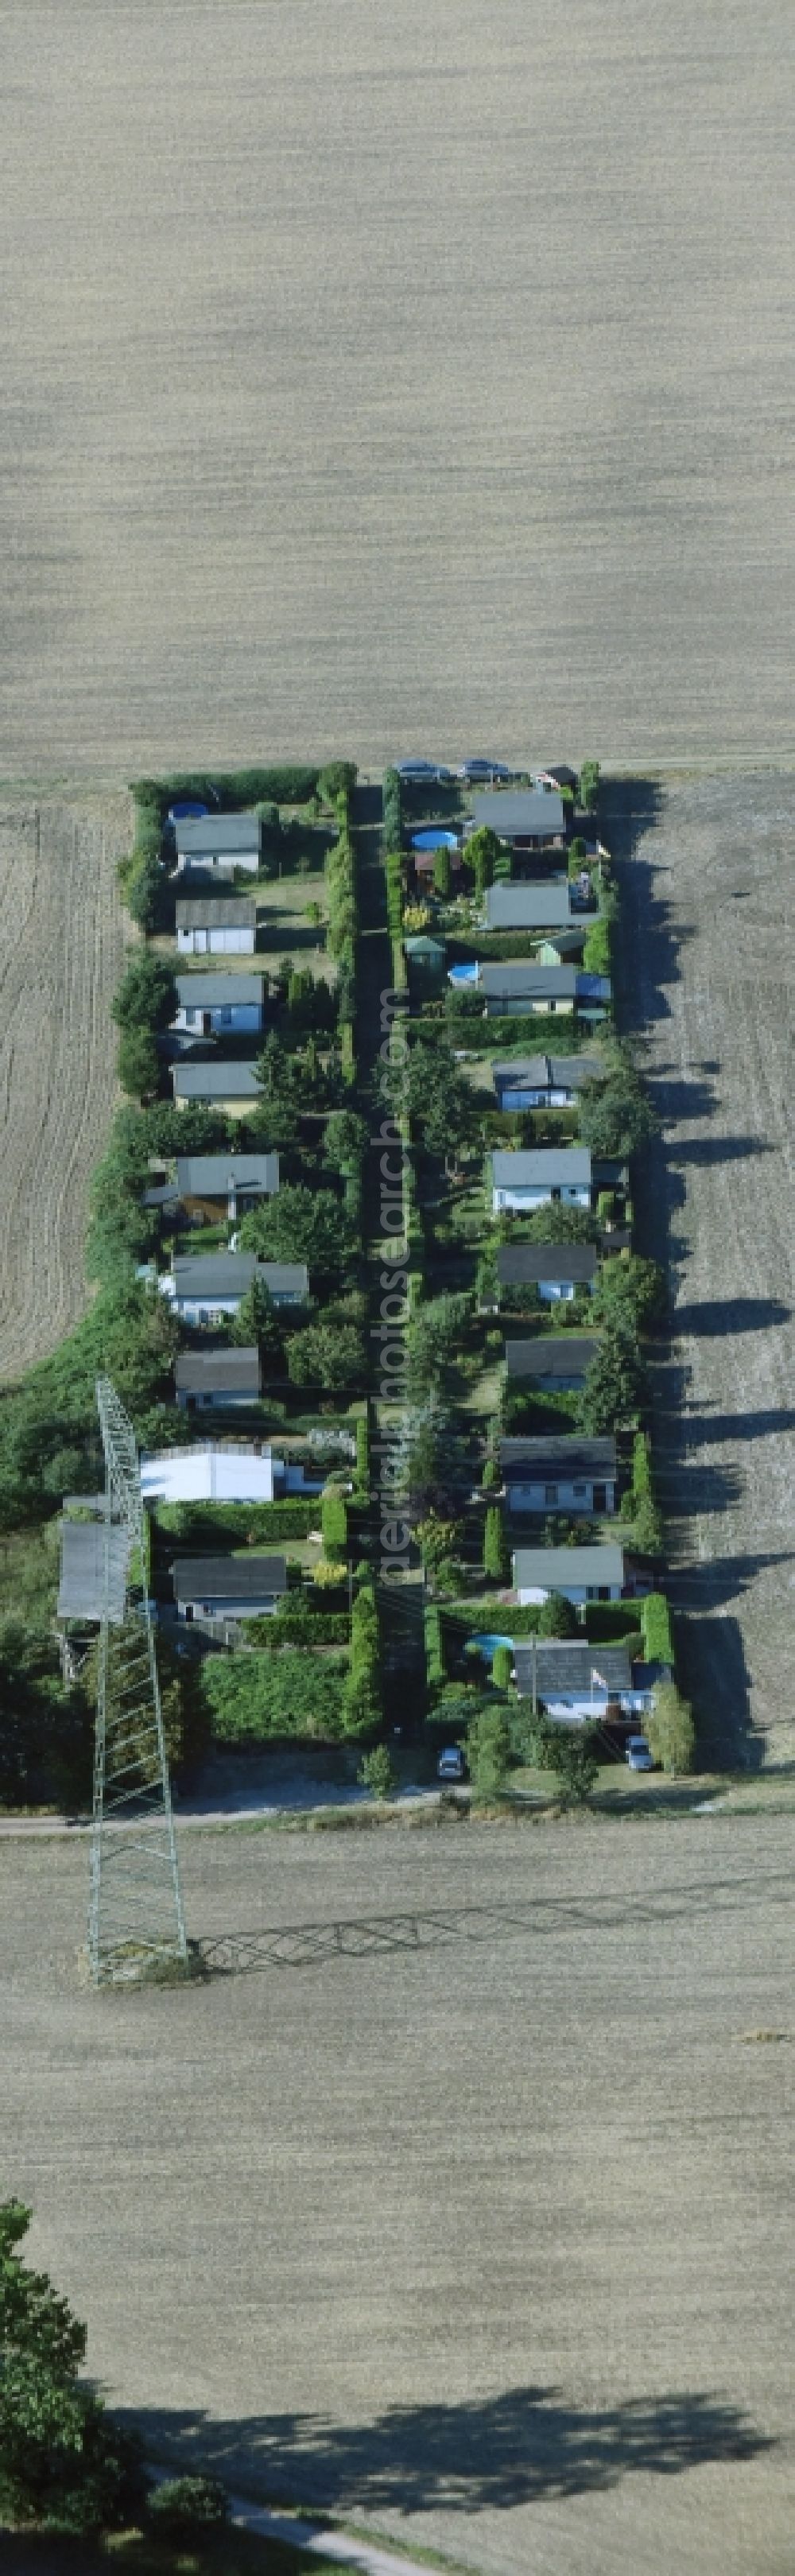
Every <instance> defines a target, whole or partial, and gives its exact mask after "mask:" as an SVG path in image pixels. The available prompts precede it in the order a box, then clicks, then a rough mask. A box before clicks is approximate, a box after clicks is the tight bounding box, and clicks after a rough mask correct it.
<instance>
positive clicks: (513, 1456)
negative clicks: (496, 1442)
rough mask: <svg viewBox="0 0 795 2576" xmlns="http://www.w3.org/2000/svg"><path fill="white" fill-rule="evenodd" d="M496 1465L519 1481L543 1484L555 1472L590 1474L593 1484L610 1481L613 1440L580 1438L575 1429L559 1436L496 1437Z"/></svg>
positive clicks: (613, 1471) (571, 1475) (569, 1475)
mask: <svg viewBox="0 0 795 2576" xmlns="http://www.w3.org/2000/svg"><path fill="white" fill-rule="evenodd" d="M500 1466H501V1468H502V1473H503V1475H504V1476H506V1477H510V1476H516V1477H518V1478H519V1481H520V1483H521V1482H524V1483H526V1484H538V1483H541V1484H546V1483H547V1481H548V1480H549V1481H550V1482H551V1481H552V1479H553V1478H554V1477H556V1476H565V1477H566V1478H567V1479H569V1478H571V1480H572V1482H573V1481H574V1480H575V1479H577V1478H581V1477H583V1476H585V1477H588V1478H590V1477H591V1476H593V1477H594V1479H595V1481H596V1483H597V1484H602V1483H606V1484H612V1483H613V1482H614V1479H615V1475H616V1444H615V1441H614V1440H609V1439H605V1440H587V1439H585V1440H580V1439H578V1437H577V1435H576V1433H573V1434H572V1437H571V1438H569V1436H568V1434H567V1433H566V1432H563V1434H562V1435H561V1438H560V1439H559V1440H555V1439H548V1438H547V1437H546V1435H545V1436H544V1438H543V1439H537V1440H527V1439H525V1440H523V1439H522V1438H521V1435H518V1436H517V1438H516V1439H511V1440H501V1441H500Z"/></svg>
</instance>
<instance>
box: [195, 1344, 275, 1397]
mask: <svg viewBox="0 0 795 2576" xmlns="http://www.w3.org/2000/svg"><path fill="white" fill-rule="evenodd" d="M261 1375H262V1371H261V1367H260V1356H259V1351H258V1349H257V1346H256V1342H252V1344H251V1346H250V1348H249V1347H248V1346H247V1345H246V1346H245V1347H240V1348H237V1349H235V1348H229V1349H227V1348H224V1349H222V1350H219V1351H180V1352H179V1355H178V1357H177V1359H176V1360H175V1362H174V1385H175V1387H176V1390H177V1394H178V1395H242V1394H243V1393H244V1392H245V1390H246V1389H247V1388H249V1387H250V1388H251V1389H252V1390H253V1391H254V1393H255V1394H257V1395H258V1394H259V1389H260V1382H261Z"/></svg>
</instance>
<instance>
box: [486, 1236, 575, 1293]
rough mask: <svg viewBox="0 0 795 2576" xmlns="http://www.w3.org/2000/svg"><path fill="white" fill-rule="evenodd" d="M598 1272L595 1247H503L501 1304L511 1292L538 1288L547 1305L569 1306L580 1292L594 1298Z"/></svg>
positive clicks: (499, 1272) (499, 1281) (499, 1260)
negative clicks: (588, 1291) (588, 1293)
mask: <svg viewBox="0 0 795 2576" xmlns="http://www.w3.org/2000/svg"><path fill="white" fill-rule="evenodd" d="M598 1269H599V1254H598V1251H597V1248H596V1245H595V1243H502V1244H500V1247H499V1250H498V1253H497V1286H498V1290H499V1294H500V1303H501V1304H505V1305H507V1306H509V1305H510V1303H511V1289H512V1288H513V1289H516V1288H535V1289H536V1291H537V1293H538V1296H539V1297H543V1299H544V1302H545V1304H546V1305H549V1306H554V1305H561V1304H562V1305H570V1304H571V1301H572V1299H573V1298H574V1297H575V1296H576V1294H577V1290H578V1288H588V1289H590V1291H591V1294H592V1295H593V1291H594V1289H595V1287H596V1279H597V1272H598Z"/></svg>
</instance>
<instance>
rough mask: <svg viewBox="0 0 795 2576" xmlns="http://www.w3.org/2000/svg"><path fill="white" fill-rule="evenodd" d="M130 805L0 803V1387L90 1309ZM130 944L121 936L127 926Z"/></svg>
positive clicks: (124, 801)
mask: <svg viewBox="0 0 795 2576" xmlns="http://www.w3.org/2000/svg"><path fill="white" fill-rule="evenodd" d="M130 814H131V806H130V799H129V797H128V796H126V795H123V794H119V793H117V794H116V795H115V796H107V797H104V798H102V799H98V798H94V797H91V798H85V799H82V800H79V799H78V800H75V801H72V802H69V803H61V802H60V801H58V800H57V799H53V800H49V799H48V800H46V801H45V802H43V803H35V802H34V801H33V797H32V796H31V797H30V798H29V799H27V800H24V799H17V798H15V799H13V800H12V799H9V798H8V797H5V798H1V797H0V1173H1V1174H2V1189H1V1190H0V1379H2V1380H3V1381H4V1382H6V1383H8V1381H9V1380H10V1379H13V1378H15V1377H19V1376H20V1375H21V1373H22V1371H23V1369H25V1368H27V1367H29V1365H30V1363H31V1361H32V1360H36V1359H41V1358H43V1357H44V1356H45V1354H46V1353H47V1352H48V1351H51V1350H53V1349H54V1348H55V1345H56V1343H57V1342H59V1341H60V1340H62V1338H63V1335H64V1334H65V1333H67V1332H68V1331H69V1330H70V1327H71V1326H72V1325H73V1324H74V1323H76V1322H77V1319H78V1317H79V1316H80V1315H81V1314H82V1312H83V1309H84V1306H85V1302H86V1282H85V1269H84V1261H83V1245H84V1239H85V1231H86V1215H87V1191H88V1181H89V1176H90V1173H91V1171H92V1168H93V1166H94V1164H95V1163H96V1161H97V1160H98V1157H99V1154H100V1152H101V1149H102V1144H103V1140H104V1137H105V1134H106V1131H107V1127H108V1124H109V1121H110V1115H111V1110H112V1106H113V1099H114V1093H115V1076H114V1062H115V1044H114V1036H115V1032H114V1030H113V1028H112V1025H111V1021H110V1003H111V999H112V996H113V993H114V991H115V988H116V985H117V983H118V982H119V979H120V975H121V971H122V964H123V955H124V943H125V916H124V915H123V914H122V912H121V909H120V906H119V903H118V899H117V892H116V879H115V861H116V859H117V858H118V857H120V856H121V855H122V853H123V851H124V850H125V849H126V848H128V847H129V837H130ZM127 934H128V935H129V924H127Z"/></svg>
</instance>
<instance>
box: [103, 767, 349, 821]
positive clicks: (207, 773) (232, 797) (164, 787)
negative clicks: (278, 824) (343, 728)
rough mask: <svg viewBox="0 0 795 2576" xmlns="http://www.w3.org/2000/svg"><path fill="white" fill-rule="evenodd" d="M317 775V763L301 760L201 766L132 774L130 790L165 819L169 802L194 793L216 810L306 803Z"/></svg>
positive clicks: (138, 801)
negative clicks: (169, 773)
mask: <svg viewBox="0 0 795 2576" xmlns="http://www.w3.org/2000/svg"><path fill="white" fill-rule="evenodd" d="M319 777H320V769H319V767H317V768H316V767H315V766H314V765H313V766H311V767H310V766H308V765H307V764H306V763H305V762H297V761H277V762H275V763H274V765H273V767H272V768H268V769H256V768H254V769H226V770H224V769H212V770H210V769H201V770H186V771H184V772H179V773H177V774H176V775H175V776H174V777H173V778H132V779H131V780H130V794H131V796H134V798H135V802H136V805H137V806H138V807H139V808H148V810H149V811H150V812H153V811H154V812H156V813H157V814H158V816H159V818H160V820H161V821H164V820H165V816H166V815H167V813H168V809H169V806H170V805H174V804H175V803H176V802H177V800H178V798H180V797H181V796H197V797H199V798H200V799H201V800H202V802H203V803H204V804H206V805H209V806H210V807H211V808H212V807H213V806H215V808H216V811H217V810H218V807H219V806H220V809H221V811H222V812H224V813H227V812H230V811H231V812H232V813H234V811H235V810H236V808H240V807H242V806H247V805H265V804H273V805H308V804H309V801H310V798H311V797H312V796H314V794H315V790H316V788H317V783H318V779H319Z"/></svg>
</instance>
